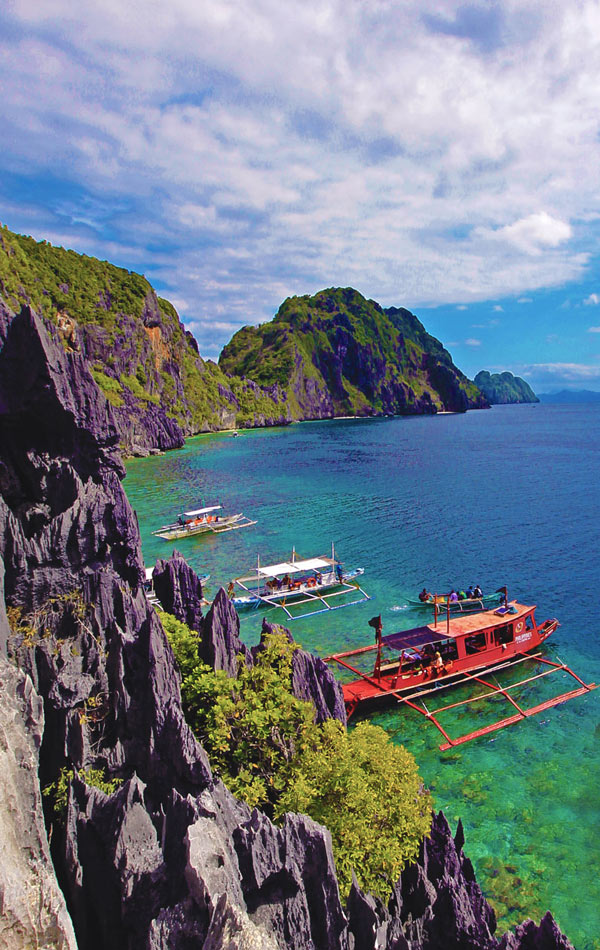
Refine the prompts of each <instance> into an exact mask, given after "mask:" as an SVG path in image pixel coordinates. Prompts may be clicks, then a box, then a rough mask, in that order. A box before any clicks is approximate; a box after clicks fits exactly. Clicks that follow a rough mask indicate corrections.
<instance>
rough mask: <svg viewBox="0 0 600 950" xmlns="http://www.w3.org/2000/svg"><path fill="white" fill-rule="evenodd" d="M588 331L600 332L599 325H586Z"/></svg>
mask: <svg viewBox="0 0 600 950" xmlns="http://www.w3.org/2000/svg"><path fill="white" fill-rule="evenodd" d="M588 333H600V327H588Z"/></svg>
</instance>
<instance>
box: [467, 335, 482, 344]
mask: <svg viewBox="0 0 600 950" xmlns="http://www.w3.org/2000/svg"><path fill="white" fill-rule="evenodd" d="M465 345H466V346H481V340H475V339H474V338H473V337H469V338H468V339H466V340H465Z"/></svg>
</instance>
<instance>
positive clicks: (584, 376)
mask: <svg viewBox="0 0 600 950" xmlns="http://www.w3.org/2000/svg"><path fill="white" fill-rule="evenodd" d="M523 374H524V375H527V376H536V377H537V378H538V379H540V380H554V379H561V380H563V381H565V382H571V383H572V382H580V383H581V382H585V381H586V380H593V381H596V380H598V381H600V366H598V365H595V366H594V365H589V364H585V363H531V364H530V365H529V366H526V367H525V368H524V369H523Z"/></svg>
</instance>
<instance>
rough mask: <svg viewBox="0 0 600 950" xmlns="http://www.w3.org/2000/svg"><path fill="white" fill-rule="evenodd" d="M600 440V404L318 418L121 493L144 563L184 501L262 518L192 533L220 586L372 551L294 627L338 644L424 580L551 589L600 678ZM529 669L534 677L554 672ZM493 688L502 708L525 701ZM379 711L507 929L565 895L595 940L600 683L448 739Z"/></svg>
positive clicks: (475, 709)
mask: <svg viewBox="0 0 600 950" xmlns="http://www.w3.org/2000/svg"><path fill="white" fill-rule="evenodd" d="M599 445H600V407H599V406H598V405H580V406H568V405H550V404H539V405H535V406H498V407H494V408H493V409H491V410H489V411H479V412H469V413H467V414H466V415H446V416H437V417H427V418H408V419H406V418H394V419H380V420H379V419H378V420H337V421H335V422H315V423H304V424H301V425H295V426H290V427H288V428H281V429H271V430H253V431H247V432H242V433H240V436H239V437H238V438H232V437H231V435H230V434H219V435H208V436H199V437H196V438H194V439H191V440H189V441H188V442H187V444H186V446H185V447H184V448H183V449H181V450H179V451H175V452H171V453H168V454H167V455H164V456H162V457H155V458H150V459H139V460H134V461H132V462H130V463H129V464H128V466H127V478H126V481H125V489H126V491H127V494H128V496H129V498H130V500H131V503H132V505H133V507H134V508H135V510H136V511H137V514H138V518H139V523H140V530H141V534H142V542H143V549H144V557H145V560H146V563H147V564H148V565H151V564H153V563H154V560H155V558H157V557H159V556H160V557H167V556H169V554H170V553H171V551H172V549H173V544H171V543H169V542H165V541H161V540H159V539H157V538H153V537H152V535H151V531H152V530H154V529H156V528H158V527H160V526H161V525H163V524H165V523H168V522H169V521H171V520H172V518H173V516H174V515H176V514H177V513H178V512H179V511H182V510H185V509H190V508H195V507H199V506H200V505H202V504H206V505H208V504H211V503H213V502H217V501H220V502H221V503H222V504H223V506H224V508H225V509H226V510H227V511H228V512H237V511H242V512H244V513H245V514H246V515H248V516H251V517H252V518H256V519H257V521H258V524H257V525H256V526H254V527H250V528H246V529H244V530H241V531H233V532H230V533H228V534H224V535H222V536H220V537H208V538H207V537H202V538H188V539H185V540H182V541H179V542H177V544H176V546H177V548H178V550H180V551H181V552H182V553H183V554H184V555H185V557H186V558H187V559H188V561H189V562H190V563H191V564H192V566H193V567H194V568H195V569H196V570H197V571H198V572H209V573H210V575H211V576H210V580H209V582H208V585H207V595H208V596H209V597H210V596H212V595H214V593H215V592H216V590H217V588H218V586H219V585H226V584H227V583H228V581H229V580H230V579H231V578H233V577H235V576H237V575H241V574H244V573H247V572H249V571H250V570H252V569H253V568H254V567H255V565H256V559H257V556H258V555H260V558H261V561H262V562H263V563H273V562H277V561H280V560H284V559H285V558H287V557H289V556H290V554H291V551H292V548H293V547H295V549H296V551H297V552H298V553H299V554H300V555H301V556H303V557H311V556H316V555H319V554H327V553H328V552H329V551H330V549H331V544H332V542H334V543H335V548H336V554H338V555H339V556H340V558H341V559H342V560H343V562H344V564H345V565H346V566H347V567H358V566H360V567H364V568H365V575H364V577H363V578H362V580H363V582H364V583H363V586H364V588H365V590H366V591H367V592H368V593H369V594H370V595H371V596H372V600H371V601H370V602H368V603H365V604H361V605H358V606H354V607H349V608H347V609H344V610H335V611H332V612H330V613H328V614H326V615H325V614H321V615H319V616H316V617H308V618H305V619H303V620H298V621H295V622H294V623H292V624H290V625H289V626H290V627H291V629H292V631H293V633H294V636H295V638H296V639H297V640H298V641H299V642H300V643H301V644H302V645H303V646H304V647H306V648H307V649H310V650H312V651H314V652H316V653H319V654H320V655H322V656H323V655H326V654H327V653H331V652H334V651H338V650H341V649H347V648H349V647H352V646H358V645H362V644H367V643H369V642H371V635H372V633H373V631H372V629H371V628H370V627H369V626H368V624H367V620H368V619H369V618H370V617H372V616H374V615H375V614H379V613H381V614H382V617H383V622H384V633H391V632H393V631H395V630H400V629H404V628H408V627H411V626H415V625H418V624H419V623H420V622H421V620H422V613H421V611H420V610H419V608H411V607H409V606H407V600H408V599H409V598H413V597H414V596H415V595H416V593H417V592H418V591H419V590H421V588H422V587H423V586H427V587H429V588H430V589H434V590H437V591H440V592H441V591H445V590H447V589H449V588H451V587H453V586H457V585H460V586H467V585H469V584H475V583H478V584H480V585H481V587H482V588H483V590H484V591H491V590H495V589H496V588H497V587H499V586H501V585H503V584H506V585H507V586H508V590H509V594H510V595H511V596H513V597H515V598H518V599H519V600H520V601H521V602H523V603H528V604H529V603H531V604H537V605H538V610H537V618H538V620H539V621H541V620H544V619H546V618H547V617H557V618H558V619H559V620H560V623H561V626H560V627H559V629H558V631H557V632H556V634H555V635H554V636H553V637H552V639H551V641H549V643H548V645H547V648H546V653H545V655H546V656H547V657H549V658H551V659H553V660H560V661H563V662H564V663H566V664H568V665H569V666H571V667H572V668H573V669H574V670H575V671H576V672H577V673H578V674H579V675H580V676H582V677H583V679H585V680H586V682H592V681H594V682H599V683H600V631H599V609H600V600H599V594H600V557H599V553H598V549H599V536H598V527H599V524H600V490H599V486H600V452H599V450H598V446H599ZM263 614H264V611H254V612H250V613H247V614H246V615H245V616H244V617H243V619H242V636H243V638H244V640H245V641H246V642H248V643H250V644H252V643H255V642H257V640H258V638H259V632H260V624H261V619H262V616H263ZM269 616H270V619H273V620H276V619H280V618H277V616H276V615H275V614H273V613H271V614H270V615H269ZM526 670H527V672H526V673H525V672H524V673H523V677H525V676H527V675H529V676H530V675H532V674H533V673H535V672H538V671H539V670H537V669H536V668H534V666H533V665H531V666H528V667H526ZM523 677H521V678H523ZM569 680H570V678H569V677H568V676H566V675H565V674H562V673H559V674H557V675H552V676H548V677H545V678H543V679H538V680H535V681H532V682H530V683H528V684H527V685H525V686H522V687H519V689H518V691H517V692H515V693H514V695H515V698H516V699H518V701H520V702H522V703H524V704H525V705H526V706H527V705H528V706H533V705H535V704H537V703H538V702H540V701H541V699H544V698H546V697H547V696H549V695H556V694H558V693H561V692H564V691H566V690H567V689H571V688H573V687H574V686H576V685H577V684H576V683H575V681H573V680H570V681H569ZM501 702H504V701H501ZM492 703H495V704H496V705H494V706H492V707H491V708H492V715H493V718H496V719H499V718H503V717H504V716H505V715H509V714H510V712H512V708H510V709H507V708H506V705H502V706H501V705H499V704H498V701H497V700H493V701H492ZM439 705H441V703H440V704H439ZM489 715H490V701H489V700H488V701H487V702H486V703H485V704H482V703H474V704H470V705H468V706H463V707H461V708H460V709H459V710H456V711H455V712H451V713H447V714H445V716H446V718H444V719H443V720H442V721H443V723H444V725H445V726H446V727H448V731H449V732H450V734H451V735H461V734H463V733H465V732H469V731H471V730H472V729H474V728H476V727H477V725H478V724H480V723H481V722H483V721H488V719H487V718H485V717H489ZM440 718H441V716H440ZM372 719H373V721H374V722H377V723H379V724H381V725H382V726H385V728H386V729H388V731H389V732H390V733H391V734H392V735H393V737H394V740H395V741H397V742H399V743H404V744H405V745H406V746H407V747H408V748H409V749H410V750H411V751H412V752H413V753H414V755H415V756H416V758H417V760H418V762H419V766H420V770H421V774H422V776H423V778H424V780H425V782H426V784H427V785H428V786H429V787H430V788H431V789H432V791H433V794H434V798H435V805H436V808H442V809H443V810H444V812H445V813H446V815H447V817H448V818H449V820H450V821H451V823H452V824H454V823H455V822H456V821H457V820H458V818H459V817H462V819H463V822H464V825H465V833H466V845H465V851H466V853H467V854H468V855H469V856H470V857H471V859H472V860H473V863H474V865H475V869H476V872H477V878H478V880H479V882H480V884H481V885H482V887H483V889H484V891H485V893H486V896H487V897H488V898H489V899H490V900H491V901H492V903H493V905H494V906H495V908H496V911H497V914H498V918H499V927H498V932H499V933H500V932H502V931H503V930H505V929H507V928H508V927H509V926H511V925H513V924H515V923H516V922H518V921H520V920H523V919H524V918H525V917H527V916H531V917H533V918H534V919H535V920H536V921H538V920H539V918H540V917H541V915H542V914H543V913H544V912H545V911H546V910H547V909H551V910H552V912H553V913H554V915H555V917H556V918H557V920H558V922H559V924H560V926H561V928H562V929H563V930H564V931H565V932H566V933H567V935H568V936H569V938H570V939H571V941H572V942H573V943H574V944H575V946H576V948H577V950H591V948H595V950H598V948H600V928H599V926H598V921H599V916H600V910H599V909H600V861H599V857H600V856H599V843H598V840H599V839H598V837H597V833H596V832H597V822H598V813H599V806H600V787H599V781H598V779H599V774H600V770H599V765H600V690H597V691H595V692H591V693H589V694H587V695H586V696H584V697H582V698H578V699H575V700H573V701H572V702H570V703H566V704H564V705H560V706H556V707H554V708H551V709H549V710H548V711H547V712H544V713H542V714H540V715H538V716H534V717H532V718H531V719H527V720H525V721H523V722H521V723H519V724H517V725H514V726H511V727H509V728H506V729H503V730H500V731H497V732H495V733H493V734H491V735H489V736H487V737H484V738H481V739H479V740H476V741H473V742H470V743H468V744H465V745H462V746H459V747H456V748H455V749H454V750H452V751H450V752H445V753H443V752H440V750H439V743H440V741H441V736H440V734H439V733H438V732H437V730H436V729H435V728H434V727H433V726H432V725H430V724H427V723H426V721H425V719H424V717H421V716H419V715H418V714H417V713H414V712H411V711H407V710H406V709H403V708H393V709H386V710H385V711H383V712H381V713H378V714H377V715H374V716H373V717H372Z"/></svg>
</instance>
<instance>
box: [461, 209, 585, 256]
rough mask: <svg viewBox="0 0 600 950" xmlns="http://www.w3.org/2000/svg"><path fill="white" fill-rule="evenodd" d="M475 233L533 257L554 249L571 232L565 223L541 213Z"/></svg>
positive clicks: (543, 212)
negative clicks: (513, 247) (506, 244)
mask: <svg viewBox="0 0 600 950" xmlns="http://www.w3.org/2000/svg"><path fill="white" fill-rule="evenodd" d="M477 233H478V235H479V236H480V237H482V238H484V239H485V238H487V239H488V240H494V241H500V242H506V243H508V244H512V245H514V246H515V247H516V248H518V249H519V250H520V251H524V252H525V253H526V254H531V255H534V256H535V255H540V254H542V253H543V251H544V250H545V249H547V248H555V247H558V246H559V245H560V244H563V243H564V242H565V241H568V240H569V238H570V237H571V236H572V233H573V231H572V228H571V226H570V225H569V224H568V223H566V222H565V221H561V220H560V219H558V218H553V217H552V216H551V215H550V214H548V213H547V212H546V211H542V212H540V213H537V214H530V215H528V216H527V217H526V218H520V219H519V220H518V221H515V222H514V223H513V224H507V225H505V226H504V227H501V228H495V229H490V228H478V229H477Z"/></svg>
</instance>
